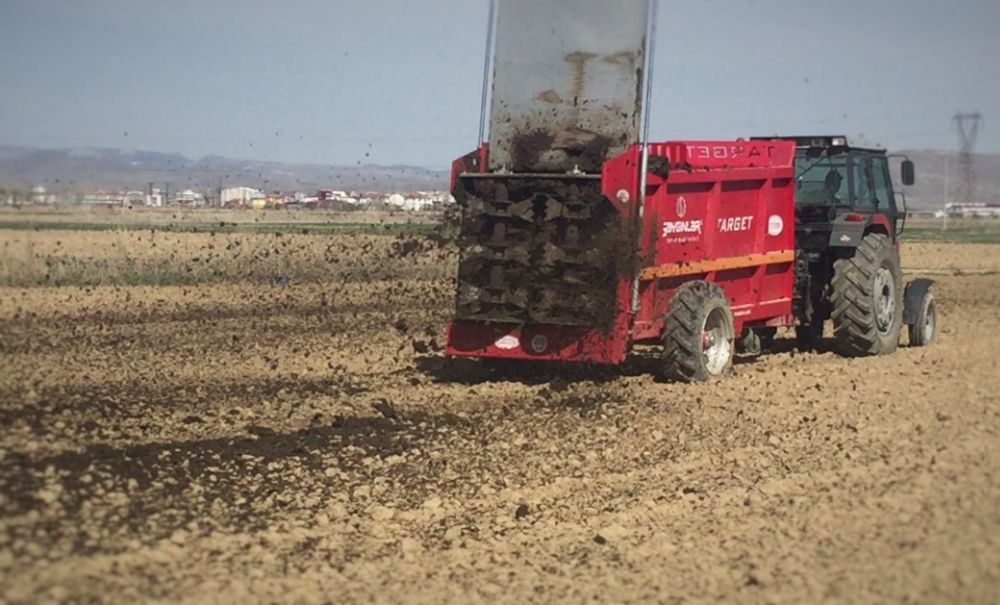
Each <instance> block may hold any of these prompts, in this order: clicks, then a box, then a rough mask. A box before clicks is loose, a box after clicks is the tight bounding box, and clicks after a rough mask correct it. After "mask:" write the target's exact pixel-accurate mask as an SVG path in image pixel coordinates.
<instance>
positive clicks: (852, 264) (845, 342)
mask: <svg viewBox="0 0 1000 605" xmlns="http://www.w3.org/2000/svg"><path fill="white" fill-rule="evenodd" d="M833 269H834V275H833V283H832V290H833V292H832V294H831V296H830V302H831V303H832V306H833V314H832V315H833V328H834V338H835V339H836V341H837V348H838V349H839V351H840V353H841V354H842V355H844V356H845V357H867V356H874V355H888V354H890V353H892V352H894V351H895V350H896V348H897V347H898V346H899V337H900V333H901V332H902V329H903V277H902V270H901V268H900V262H899V251H898V250H896V247H895V246H894V245H893V244H892V241H891V240H890V239H889V238H888V237H887V236H885V235H883V234H881V233H869V234H868V235H866V236H865V237H864V239H862V240H861V245H859V246H858V248H857V250H856V251H855V253H854V256H852V257H850V258H843V259H840V260H838V261H836V262H835V263H834V265H833Z"/></svg>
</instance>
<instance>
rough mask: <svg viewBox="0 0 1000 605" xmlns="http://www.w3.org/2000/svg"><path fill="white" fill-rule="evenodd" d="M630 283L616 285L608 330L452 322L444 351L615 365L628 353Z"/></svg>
mask: <svg viewBox="0 0 1000 605" xmlns="http://www.w3.org/2000/svg"><path fill="white" fill-rule="evenodd" d="M629 288H630V284H629V283H628V282H626V281H623V282H621V284H620V285H619V293H618V294H619V304H620V305H623V307H620V309H619V310H620V312H619V314H618V319H617V320H616V322H615V326H614V328H613V329H612V330H611V331H610V332H607V333H605V332H602V331H600V330H588V329H586V328H571V327H561V326H531V327H528V328H522V327H519V326H511V325H509V324H508V325H500V324H492V325H488V324H485V323H478V322H452V323H451V324H450V325H449V326H448V346H447V348H446V350H445V353H446V354H448V355H454V356H459V357H487V358H497V359H524V360H536V361H571V362H595V363H606V364H618V363H621V362H623V361H625V357H626V356H627V354H628V346H629V338H628V331H629V330H628V328H629V326H628V323H629V319H630V314H629V313H628V307H627V305H628V301H629Z"/></svg>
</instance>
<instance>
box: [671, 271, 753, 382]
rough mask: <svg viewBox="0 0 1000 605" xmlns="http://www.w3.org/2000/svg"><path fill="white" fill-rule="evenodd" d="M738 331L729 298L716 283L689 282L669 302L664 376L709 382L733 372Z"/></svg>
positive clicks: (681, 379)
mask: <svg viewBox="0 0 1000 605" xmlns="http://www.w3.org/2000/svg"><path fill="white" fill-rule="evenodd" d="M735 341H736V330H735V328H734V326H733V312H732V310H731V309H730V308H729V299H727V298H726V294H725V292H723V290H722V288H720V287H719V286H718V285H716V284H711V283H708V282H704V281H694V282H688V283H686V284H684V285H682V286H681V287H679V288H678V289H677V292H676V294H674V297H673V299H671V301H670V310H669V311H668V312H667V316H666V320H665V329H664V332H663V361H664V375H665V378H667V379H668V380H676V381H680V382H708V381H713V380H718V379H721V378H724V377H726V376H728V375H729V374H730V372H732V367H733V354H734V352H735V349H736V342H735Z"/></svg>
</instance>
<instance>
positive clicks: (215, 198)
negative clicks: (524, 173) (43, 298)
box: [0, 186, 454, 212]
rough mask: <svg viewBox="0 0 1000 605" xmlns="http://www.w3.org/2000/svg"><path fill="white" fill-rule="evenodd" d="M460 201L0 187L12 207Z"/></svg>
mask: <svg viewBox="0 0 1000 605" xmlns="http://www.w3.org/2000/svg"><path fill="white" fill-rule="evenodd" d="M453 202H454V198H453V197H452V196H451V194H450V193H447V192H440V191H414V192H403V193H389V194H385V193H362V192H357V191H338V190H335V189H320V190H318V191H315V192H310V193H303V192H299V191H272V192H265V191H262V190H260V189H256V188H253V187H227V188H220V189H216V190H215V191H211V192H204V191H196V190H193V189H182V190H179V191H169V190H167V189H159V188H155V187H152V186H151V187H149V188H148V189H147V190H146V191H138V190H106V189H94V190H88V191H80V192H74V193H67V192H54V191H49V190H47V189H46V188H45V187H43V186H36V187H33V188H3V187H0V204H5V205H9V206H26V205H31V206H90V207H101V206H103V207H121V208H135V207H175V208H176V207H182V208H244V209H252V210H270V209H286V210H313V209H323V210H404V211H410V212H421V211H433V210H440V209H442V208H443V207H444V206H445V205H447V204H451V203H453Z"/></svg>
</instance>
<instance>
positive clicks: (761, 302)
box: [634, 141, 795, 341]
mask: <svg viewBox="0 0 1000 605" xmlns="http://www.w3.org/2000/svg"><path fill="white" fill-rule="evenodd" d="M651 155H653V156H660V157H664V158H667V159H668V160H669V162H670V164H671V170H670V171H669V174H668V175H667V178H666V180H665V181H664V179H663V178H662V176H659V175H653V176H651V177H650V182H651V183H652V185H651V187H650V194H649V197H648V198H647V201H646V212H645V214H646V221H645V228H646V230H647V231H649V232H651V235H652V239H653V240H654V243H653V244H652V245H649V244H647V246H646V247H645V250H644V251H645V252H646V253H647V258H648V257H649V256H650V255H649V253H650V252H652V254H651V256H652V257H653V260H652V262H651V263H649V264H648V265H647V266H652V267H666V266H681V267H684V266H694V267H695V268H697V267H698V266H699V265H700V264H701V263H704V262H705V261H717V260H724V259H740V258H748V259H749V258H751V257H754V258H755V257H759V256H760V255H769V254H774V253H782V252H790V251H793V250H794V249H795V223H794V221H795V219H794V217H795V200H794V190H793V188H792V186H791V184H792V181H793V178H794V157H795V146H794V144H793V143H789V142H762V143H760V144H758V143H756V142H755V143H754V144H749V143H745V142H741V141H737V142H725V141H722V142H716V141H695V142H676V143H664V144H659V145H654V146H652V149H651ZM661 173H662V171H661ZM734 264H738V263H734ZM709 265H710V263H709ZM693 279H704V280H708V281H713V282H716V283H718V284H719V285H721V286H722V287H723V289H724V290H725V292H726V295H727V296H728V297H729V298H730V301H731V305H732V307H733V313H734V315H735V318H736V323H737V329H738V330H739V329H741V328H742V325H743V323H744V322H746V321H761V320H766V319H771V318H773V317H775V316H778V315H790V314H791V293H792V288H793V285H794V264H793V263H792V262H791V261H790V260H784V261H782V262H780V263H777V264H771V263H762V264H757V265H753V266H738V267H737V268H720V269H715V268H712V267H711V266H709V267H708V268H706V270H705V271H704V272H702V273H694V274H689V275H683V276H677V277H670V278H667V279H662V278H660V279H655V280H653V281H647V282H645V283H643V284H642V286H641V288H640V300H641V310H640V313H639V316H638V317H637V318H636V328H635V332H634V334H635V339H636V340H637V341H642V340H649V339H655V338H658V337H659V333H660V331H661V330H662V321H660V320H661V319H662V317H663V316H664V315H665V314H666V312H667V310H668V308H669V302H670V299H671V298H672V297H673V294H674V292H675V291H676V288H677V287H678V286H680V285H681V284H682V283H685V282H687V281H690V280H693Z"/></svg>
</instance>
